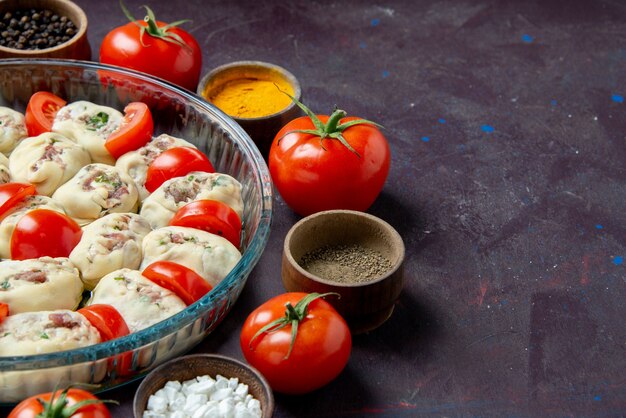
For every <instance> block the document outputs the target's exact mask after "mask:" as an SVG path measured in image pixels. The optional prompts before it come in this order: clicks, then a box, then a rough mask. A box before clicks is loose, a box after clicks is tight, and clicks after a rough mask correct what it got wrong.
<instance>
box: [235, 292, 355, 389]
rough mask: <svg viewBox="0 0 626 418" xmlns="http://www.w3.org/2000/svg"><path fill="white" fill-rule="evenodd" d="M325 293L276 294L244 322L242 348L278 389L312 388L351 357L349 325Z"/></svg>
mask: <svg viewBox="0 0 626 418" xmlns="http://www.w3.org/2000/svg"><path fill="white" fill-rule="evenodd" d="M322 296H325V295H320V294H317V293H310V294H306V293H299V292H293V293H285V294H282V295H279V296H276V297H274V298H272V299H270V300H268V301H267V302H265V303H264V304H262V305H261V306H259V307H258V308H257V309H256V310H254V311H253V312H252V313H251V314H250V316H248V318H247V319H246V321H245V323H244V324H243V328H242V330H241V336H240V344H241V350H242V351H243V354H244V356H245V358H246V360H247V361H248V363H250V364H251V365H252V366H253V367H255V368H257V369H258V370H259V371H260V372H261V373H262V374H263V376H265V378H266V379H267V381H268V382H269V384H270V386H271V387H272V389H274V390H275V391H277V392H282V393H287V394H303V393H308V392H311V391H313V390H315V389H318V388H320V387H322V386H324V385H326V384H327V383H329V382H330V381H332V380H333V379H334V378H335V377H337V376H338V375H339V373H340V372H341V371H342V370H343V368H344V367H345V365H346V364H347V362H348V358H349V357H350V351H351V349H352V337H351V335H350V330H349V328H348V325H347V324H346V321H345V320H344V319H343V318H342V317H341V315H339V313H337V311H336V310H335V308H333V307H332V306H331V305H330V304H329V303H328V302H326V301H324V300H323V299H321V297H322ZM294 327H297V330H296V331H297V333H296V334H294V333H293V332H294Z"/></svg>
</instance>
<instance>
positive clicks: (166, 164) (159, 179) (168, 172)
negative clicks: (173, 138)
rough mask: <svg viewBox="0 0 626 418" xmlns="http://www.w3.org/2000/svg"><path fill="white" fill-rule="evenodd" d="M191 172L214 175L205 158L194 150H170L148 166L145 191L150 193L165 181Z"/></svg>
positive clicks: (209, 162)
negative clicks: (203, 172)
mask: <svg viewBox="0 0 626 418" xmlns="http://www.w3.org/2000/svg"><path fill="white" fill-rule="evenodd" d="M192 171H205V172H207V173H214V172H215V169H214V168H213V164H211V161H209V159H208V158H207V156H206V155H204V154H203V153H202V152H201V151H200V150H198V149H196V148H188V147H176V148H170V149H168V150H165V151H163V152H162V153H161V154H159V156H158V157H156V158H155V159H154V161H152V163H150V165H149V166H148V172H147V173H146V189H147V190H148V191H149V192H150V193H152V192H154V191H155V190H156V189H158V188H159V186H160V185H161V184H163V183H164V182H166V181H167V180H169V179H172V178H174V177H182V176H184V175H186V174H187V173H191V172H192Z"/></svg>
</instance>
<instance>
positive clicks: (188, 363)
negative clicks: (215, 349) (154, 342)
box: [133, 354, 274, 418]
mask: <svg viewBox="0 0 626 418" xmlns="http://www.w3.org/2000/svg"><path fill="white" fill-rule="evenodd" d="M204 375H209V376H211V378H213V379H215V378H216V376H217V375H221V376H223V377H225V378H233V377H234V378H237V379H238V381H239V383H243V384H246V385H248V393H249V394H251V395H252V396H253V397H254V398H255V399H257V400H258V401H259V402H260V404H261V411H262V417H263V418H270V417H271V416H272V414H273V412H274V395H273V393H272V390H271V388H270V386H269V384H268V383H267V380H265V378H264V377H263V375H262V374H261V373H259V372H258V371H257V370H256V369H255V368H253V367H252V366H249V365H247V364H245V363H243V362H241V361H239V360H236V359H234V358H231V357H226V356H222V355H219V354H191V355H187V356H183V357H178V358H176V359H173V360H170V361H168V362H167V363H164V364H162V365H160V366H159V367H157V368H156V369H154V370H153V371H152V372H150V373H149V374H148V375H147V376H146V377H145V379H144V380H143V381H142V382H141V384H140V385H139V387H138V388H137V392H135V399H134V401H133V414H134V416H135V418H141V417H142V416H143V412H144V411H145V410H146V408H147V405H148V400H149V398H150V396H151V395H152V394H154V393H155V392H157V391H158V390H159V389H161V388H162V387H164V386H165V384H166V383H167V382H169V381H172V380H175V381H179V382H181V383H182V382H184V381H187V380H191V379H194V378H195V377H198V376H204Z"/></svg>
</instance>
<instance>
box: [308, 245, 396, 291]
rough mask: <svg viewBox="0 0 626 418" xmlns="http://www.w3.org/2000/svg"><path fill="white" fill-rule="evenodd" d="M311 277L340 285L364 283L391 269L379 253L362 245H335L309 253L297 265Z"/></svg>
mask: <svg viewBox="0 0 626 418" xmlns="http://www.w3.org/2000/svg"><path fill="white" fill-rule="evenodd" d="M298 264H300V266H301V267H302V268H303V269H305V270H306V271H308V272H309V273H311V274H314V275H316V276H318V277H321V278H324V279H326V280H331V281H334V282H338V283H364V282H368V281H370V280H373V279H375V278H376V277H379V276H381V275H382V274H384V273H385V272H387V271H389V270H390V269H391V267H392V264H391V261H389V260H388V259H387V258H385V257H384V256H383V255H382V254H380V253H379V252H378V251H375V250H372V249H370V248H367V247H363V246H360V245H333V246H325V247H321V248H319V249H317V250H314V251H311V252H308V253H306V254H305V255H304V256H302V258H301V259H300V261H299V262H298Z"/></svg>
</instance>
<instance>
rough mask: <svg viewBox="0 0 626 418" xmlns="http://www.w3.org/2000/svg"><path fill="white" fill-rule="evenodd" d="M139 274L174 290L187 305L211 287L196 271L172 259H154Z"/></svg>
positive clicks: (207, 291)
mask: <svg viewBox="0 0 626 418" xmlns="http://www.w3.org/2000/svg"><path fill="white" fill-rule="evenodd" d="M141 274H142V275H143V276H145V277H147V278H148V279H150V280H151V281H152V282H154V283H156V284H158V285H159V286H161V287H164V288H166V289H168V290H170V291H172V292H174V293H175V294H176V295H177V296H178V297H179V298H181V299H182V300H183V302H185V303H186V304H187V305H191V304H192V303H194V302H195V301H197V300H198V299H200V298H201V297H202V296H204V295H206V294H207V293H209V292H210V291H211V289H213V287H212V286H211V285H210V284H209V283H208V282H207V281H206V280H204V278H203V277H202V276H200V275H199V274H198V273H196V272H195V271H193V270H191V269H190V268H187V267H185V266H182V265H180V264H177V263H174V262H172V261H155V262H154V263H152V264H150V265H149V266H148V267H146V268H145V269H144V271H143V272H141Z"/></svg>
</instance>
